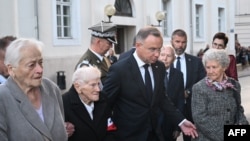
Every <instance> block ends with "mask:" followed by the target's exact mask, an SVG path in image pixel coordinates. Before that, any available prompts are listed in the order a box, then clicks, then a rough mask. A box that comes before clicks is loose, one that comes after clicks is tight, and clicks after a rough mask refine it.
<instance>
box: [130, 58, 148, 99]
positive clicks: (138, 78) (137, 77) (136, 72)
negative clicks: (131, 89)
mask: <svg viewBox="0 0 250 141" xmlns="http://www.w3.org/2000/svg"><path fill="white" fill-rule="evenodd" d="M128 71H129V72H130V73H132V79H133V81H134V82H135V84H137V85H138V87H139V88H140V89H141V91H142V92H143V95H142V97H143V98H144V99H145V100H146V101H147V102H148V103H150V101H149V98H148V96H147V94H146V88H145V84H144V81H143V78H142V75H141V72H140V69H139V68H138V64H137V62H136V60H135V58H134V56H133V55H131V56H130V60H129V64H128Z"/></svg>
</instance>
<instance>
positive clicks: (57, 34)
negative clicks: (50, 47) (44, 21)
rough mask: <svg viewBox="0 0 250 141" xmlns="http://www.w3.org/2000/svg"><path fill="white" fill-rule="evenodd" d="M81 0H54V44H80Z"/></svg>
mask: <svg viewBox="0 0 250 141" xmlns="http://www.w3.org/2000/svg"><path fill="white" fill-rule="evenodd" d="M79 5H80V4H79V0H53V9H54V10H53V17H54V18H53V40H54V45H79V44H80V24H79V20H80V15H79V13H80V11H79Z"/></svg>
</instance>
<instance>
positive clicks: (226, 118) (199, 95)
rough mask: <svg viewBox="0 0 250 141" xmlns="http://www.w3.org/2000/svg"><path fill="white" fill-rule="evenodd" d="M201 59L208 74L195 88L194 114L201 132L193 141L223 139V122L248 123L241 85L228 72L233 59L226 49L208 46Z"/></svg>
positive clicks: (230, 123) (229, 123) (216, 140)
mask: <svg viewBox="0 0 250 141" xmlns="http://www.w3.org/2000/svg"><path fill="white" fill-rule="evenodd" d="M202 61H203V64H204V66H205V69H206V72H207V76H206V77H205V78H204V79H202V80H200V81H199V82H198V83H196V84H195V85H194V86H193V88H192V91H193V95H192V103H191V108H192V116H193V119H194V123H195V125H196V127H197V132H198V135H199V136H198V137H197V138H195V139H192V140H193V141H222V140H224V125H234V124H249V123H248V121H247V119H246V116H245V115H244V110H243V107H242V105H241V96H240V92H241V87H240V84H239V82H238V81H236V80H234V79H233V78H230V77H228V76H226V74H225V70H226V69H227V67H228V65H229V62H230V60H229V57H228V54H227V53H226V51H225V50H217V49H209V50H208V51H207V52H206V53H205V54H204V56H203V60H202Z"/></svg>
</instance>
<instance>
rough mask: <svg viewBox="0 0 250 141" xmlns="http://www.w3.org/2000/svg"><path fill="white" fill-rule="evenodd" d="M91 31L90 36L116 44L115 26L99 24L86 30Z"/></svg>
mask: <svg viewBox="0 0 250 141" xmlns="http://www.w3.org/2000/svg"><path fill="white" fill-rule="evenodd" d="M88 29H90V30H92V33H91V35H92V36H95V37H99V38H104V39H107V40H108V41H109V42H111V43H113V44H117V41H116V38H115V36H116V25H114V24H112V23H106V22H100V23H98V24H96V25H93V26H92V27H90V28H88Z"/></svg>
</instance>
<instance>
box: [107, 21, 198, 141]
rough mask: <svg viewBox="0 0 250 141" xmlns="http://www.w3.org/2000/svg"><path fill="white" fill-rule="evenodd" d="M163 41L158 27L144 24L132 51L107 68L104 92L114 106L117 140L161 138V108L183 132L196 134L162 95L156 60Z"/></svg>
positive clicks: (161, 70)
mask: <svg viewBox="0 0 250 141" xmlns="http://www.w3.org/2000/svg"><path fill="white" fill-rule="evenodd" d="M162 44H163V38H162V35H161V32H160V31H159V30H158V29H157V28H155V27H151V26H149V27H144V28H142V29H140V30H139V32H138V33H137V35H136V44H135V47H136V50H135V52H134V53H133V54H132V55H130V56H129V57H127V58H124V59H122V60H120V61H118V62H116V63H115V64H113V65H112V66H111V67H110V69H109V73H108V75H107V77H106V81H105V83H104V87H103V91H104V93H105V94H107V97H108V99H109V100H110V102H111V104H112V105H113V121H114V124H115V125H116V126H117V131H116V132H115V134H114V135H115V137H116V140H119V141H158V140H161V141H162V140H163V137H162V134H161V131H160V130H158V129H159V128H157V125H158V120H159V113H160V111H162V112H163V113H164V114H166V116H169V117H170V118H171V121H172V122H173V124H175V125H179V127H180V128H181V129H182V131H183V132H184V134H186V135H189V136H192V137H194V138H195V137H196V136H197V132H196V127H195V126H194V125H193V124H192V123H191V122H190V121H188V120H186V119H185V117H184V116H183V115H182V114H181V112H180V111H179V110H178V109H176V107H175V106H174V105H173V103H172V102H171V101H170V100H169V99H168V97H167V96H165V88H164V77H165V72H166V69H165V66H164V64H163V63H162V62H160V61H158V57H159V55H160V49H161V47H162Z"/></svg>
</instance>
